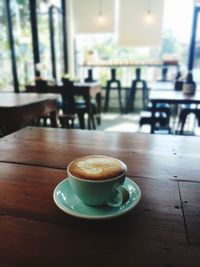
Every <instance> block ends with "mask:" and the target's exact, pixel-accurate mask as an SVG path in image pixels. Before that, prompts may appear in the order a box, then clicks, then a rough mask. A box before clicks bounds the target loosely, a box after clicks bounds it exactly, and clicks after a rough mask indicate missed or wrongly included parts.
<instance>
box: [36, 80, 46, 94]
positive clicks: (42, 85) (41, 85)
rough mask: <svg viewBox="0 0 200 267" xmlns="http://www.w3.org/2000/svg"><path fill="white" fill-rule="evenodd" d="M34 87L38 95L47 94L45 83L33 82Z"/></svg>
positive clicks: (40, 81) (41, 81)
mask: <svg viewBox="0 0 200 267" xmlns="http://www.w3.org/2000/svg"><path fill="white" fill-rule="evenodd" d="M35 84H36V87H37V89H38V93H45V92H47V87H48V86H47V81H45V80H36V81H35Z"/></svg>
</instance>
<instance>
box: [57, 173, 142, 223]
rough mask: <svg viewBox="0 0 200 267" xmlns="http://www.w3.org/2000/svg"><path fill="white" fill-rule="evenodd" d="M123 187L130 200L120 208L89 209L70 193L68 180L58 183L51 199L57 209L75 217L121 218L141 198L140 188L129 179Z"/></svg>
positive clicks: (93, 218)
mask: <svg viewBox="0 0 200 267" xmlns="http://www.w3.org/2000/svg"><path fill="white" fill-rule="evenodd" d="M124 186H125V187H126V189H128V191H129V194H130V198H129V200H128V201H127V202H126V203H125V204H123V205H122V206H120V207H116V208H112V207H109V206H102V207H91V206H87V205H85V204H84V203H83V202H82V201H81V200H80V199H79V198H78V197H77V196H76V195H75V194H74V193H73V191H72V188H71V185H70V183H69V181H68V179H65V180H63V181H62V182H60V183H59V184H58V185H57V186H56V188H55V189H54V192H53V199H54V202H55V203H56V205H57V206H58V208H59V209H61V210H62V211H64V212H65V213H67V214H70V215H72V216H75V217H79V218H84V219H92V220H100V219H108V218H114V217H118V216H121V215H123V214H125V213H127V212H129V211H130V210H131V209H133V208H134V207H135V206H136V205H137V204H138V202H139V201H140V198H141V191H140V188H139V187H138V185H137V184H136V183H134V182H133V181H132V180H130V179H129V178H126V179H125V182H124Z"/></svg>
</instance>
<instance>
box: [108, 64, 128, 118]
mask: <svg viewBox="0 0 200 267" xmlns="http://www.w3.org/2000/svg"><path fill="white" fill-rule="evenodd" d="M113 84H115V85H116V87H113ZM110 89H117V90H118V101H119V107H120V111H121V113H123V107H122V99H121V82H120V80H118V79H117V78H116V69H111V79H110V80H108V81H107V84H106V96H105V105H104V112H107V111H108V105H109V98H110Z"/></svg>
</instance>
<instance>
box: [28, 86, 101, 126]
mask: <svg viewBox="0 0 200 267" xmlns="http://www.w3.org/2000/svg"><path fill="white" fill-rule="evenodd" d="M26 90H27V92H38V87H37V86H36V85H27V86H26ZM63 90H67V88H66V87H63V85H47V86H46V87H45V88H44V91H46V92H47V93H56V94H62V91H63ZM73 92H74V95H75V96H82V97H83V98H84V99H85V101H86V106H87V109H88V116H89V129H91V128H92V129H95V126H94V123H93V115H94V114H93V108H92V100H93V99H96V103H97V111H96V113H97V114H96V115H97V119H98V123H99V124H100V123H101V85H100V84H99V83H97V82H89V83H85V82H84V83H81V82H76V83H74V84H73Z"/></svg>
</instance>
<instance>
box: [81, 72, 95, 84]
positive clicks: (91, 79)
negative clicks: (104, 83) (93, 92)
mask: <svg viewBox="0 0 200 267" xmlns="http://www.w3.org/2000/svg"><path fill="white" fill-rule="evenodd" d="M84 82H86V83H91V82H96V80H94V79H93V71H92V69H88V76H87V77H86V78H85V79H84Z"/></svg>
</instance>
